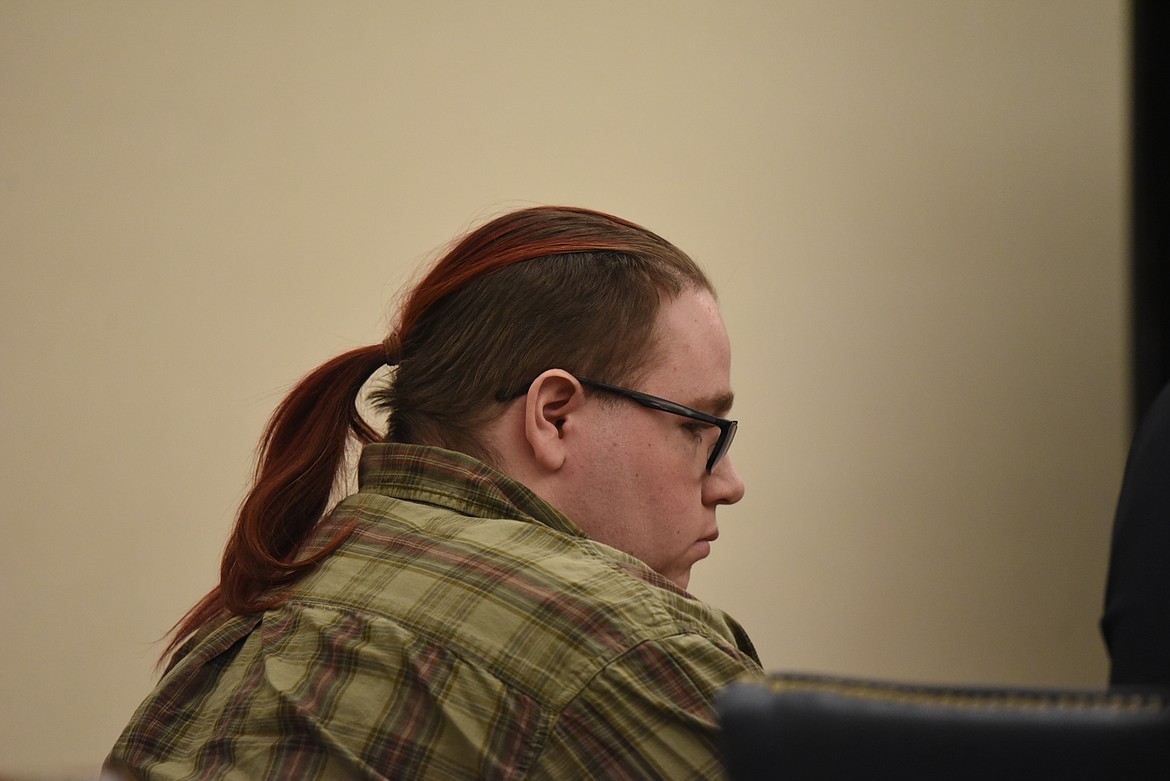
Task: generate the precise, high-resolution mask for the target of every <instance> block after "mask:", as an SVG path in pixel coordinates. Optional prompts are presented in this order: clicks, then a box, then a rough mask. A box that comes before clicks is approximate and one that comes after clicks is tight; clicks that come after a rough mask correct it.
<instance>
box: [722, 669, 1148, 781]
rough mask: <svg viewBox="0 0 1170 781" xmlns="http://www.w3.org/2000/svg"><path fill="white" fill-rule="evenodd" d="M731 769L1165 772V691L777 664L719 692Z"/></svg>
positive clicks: (746, 775) (734, 777) (946, 779)
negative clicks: (980, 683)
mask: <svg viewBox="0 0 1170 781" xmlns="http://www.w3.org/2000/svg"><path fill="white" fill-rule="evenodd" d="M715 705H716V710H717V711H718V713H719V718H720V722H721V726H722V729H723V742H724V743H723V750H724V757H725V761H726V765H727V769H728V772H729V775H730V778H731V781H756V780H757V779H783V780H784V781H805V780H806V779H818V780H820V781H836V780H837V779H850V781H861V780H862V779H885V778H888V779H899V780H900V781H916V779H931V781H967V780H968V779H971V780H972V781H973V780H974V779H980V780H981V781H982V780H983V779H995V780H996V781H1015V779H1020V780H1021V781H1022V780H1023V779H1027V781H1040V780H1041V779H1083V780H1084V781H1090V780H1092V781H1098V780H1100V781H1104V780H1105V779H1108V781H1128V780H1130V779H1132V780H1133V781H1145V779H1151V780H1152V779H1157V780H1158V781H1168V780H1170V692H1167V691H1164V690H1147V691H1136V690H1135V691H1127V692H1077V691H1057V690H997V689H989V688H962V687H949V686H929V685H912V684H901V683H886V682H877V681H865V680H859V679H846V678H832V677H826V676H813V675H794V674H773V675H770V676H768V677H767V678H766V679H763V680H760V681H752V682H742V683H736V684H733V685H732V686H730V687H728V689H727V690H725V691H724V692H722V693H721V694H720V695H719V697H718V698H717V699H716V703H715Z"/></svg>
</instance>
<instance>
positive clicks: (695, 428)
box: [683, 422, 711, 441]
mask: <svg viewBox="0 0 1170 781" xmlns="http://www.w3.org/2000/svg"><path fill="white" fill-rule="evenodd" d="M683 428H685V429H686V430H687V431H689V432H690V434H691V436H693V437H694V438H695V440H696V441H702V439H703V432H704V431H706V430H707V429H709V428H711V427H710V426H709V425H707V424H706V423H697V422H695V423H684V424H683Z"/></svg>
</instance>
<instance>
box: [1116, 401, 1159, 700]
mask: <svg viewBox="0 0 1170 781" xmlns="http://www.w3.org/2000/svg"><path fill="white" fill-rule="evenodd" d="M1100 625H1101V633H1102V635H1103V636H1104V639H1105V646H1106V648H1107V650H1108V652H1109V657H1110V670H1109V684H1110V686H1114V687H1123V686H1163V687H1170V385H1167V386H1166V387H1164V388H1163V389H1162V391H1161V392H1160V393H1159V394H1158V397H1157V398H1156V399H1155V400H1154V403H1153V404H1152V405H1151V406H1150V409H1149V410H1148V411H1147V412H1146V414H1145V416H1144V417H1143V418H1142V423H1141V426H1140V427H1139V428H1138V431H1137V433H1136V434H1135V435H1134V438H1133V443H1132V444H1131V446H1130V451H1129V457H1128V459H1127V460H1126V464H1125V475H1124V477H1123V479H1122V484H1121V495H1120V497H1119V498H1118V501H1117V514H1116V516H1115V518H1114V522H1113V540H1112V546H1111V551H1110V559H1109V575H1108V580H1107V584H1106V589H1105V611H1104V613H1103V615H1102V617H1101V624H1100Z"/></svg>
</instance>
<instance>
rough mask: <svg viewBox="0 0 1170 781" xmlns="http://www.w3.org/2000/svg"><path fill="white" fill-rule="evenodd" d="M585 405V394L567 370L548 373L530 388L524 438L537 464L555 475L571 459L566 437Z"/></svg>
mask: <svg viewBox="0 0 1170 781" xmlns="http://www.w3.org/2000/svg"><path fill="white" fill-rule="evenodd" d="M584 402H585V390H584V388H582V387H581V383H580V382H578V381H577V378H576V377H574V376H573V375H571V374H569V373H568V372H567V371H565V370H564V369H549V370H548V371H545V372H544V373H542V374H541V375H540V376H538V377H537V378H536V379H535V380H533V381H532V384H531V385H530V386H528V396H527V399H526V401H525V404H524V436H525V438H526V439H527V440H528V445H529V447H531V448H532V454H533V456H534V457H535V459H536V461H537V463H538V464H540V466H541V467H543V468H544V469H546V470H548V471H550V472H555V471H557V470H559V469H560V468H561V467H562V466H563V465H564V463H565V459H566V457H567V455H568V445H569V443H568V441H567V437H568V435H569V434H570V433H571V431H572V422H573V420H574V417H573V416H575V415H576V413H577V412H578V411H579V410H580V409H581V407H582V405H583V404H584Z"/></svg>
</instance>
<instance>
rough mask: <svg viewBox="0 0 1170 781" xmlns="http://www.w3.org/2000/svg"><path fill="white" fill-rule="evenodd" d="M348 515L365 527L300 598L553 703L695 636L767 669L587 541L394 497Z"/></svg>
mask: <svg viewBox="0 0 1170 781" xmlns="http://www.w3.org/2000/svg"><path fill="white" fill-rule="evenodd" d="M344 513H345V514H346V515H349V516H351V517H358V518H363V519H364V520H365V522H363V523H360V524H359V526H358V528H357V529H355V532H354V535H353V537H352V539H351V540H350V541H348V542H347V543H346V544H345V545H343V546H342V547H341V548H340V549H338V551H337V552H336V553H335V554H334V555H333V556H331V557H330V558H329V559H327V560H326V562H324V564H323V565H322V567H321V568H320V569H319V570H318V572H316V573H315V574H314V575H313V576H311V577H310V578H308V579H307V580H306V581H304V582H303V584H300V585H299V587H298V588H297V589H296V591H295V593H293V594H292V595H291V597H290V602H292V603H294V604H302V605H306V606H310V605H311V606H314V607H316V608H318V609H321V608H329V609H332V610H341V611H345V612H348V613H359V614H361V615H362V616H364V617H365V619H366V620H368V621H374V622H376V623H378V624H385V625H387V626H392V627H393V629H394V632H396V633H399V634H400V635H401V636H400V637H399V638H398V639H397V640H394V641H393V642H394V643H405V642H411V639H410V638H416V640H417V641H418V642H424V641H426V642H435V643H437V644H440V645H441V646H442V647H443V648H445V649H447V650H448V651H449V652H450V653H453V654H455V655H457V656H459V657H460V658H461V659H462V660H464V661H465V662H467V663H469V664H472V665H474V666H476V667H479V668H481V669H483V670H485V671H487V672H490V673H491V674H492V675H494V676H496V677H499V678H501V679H506V680H507V681H508V683H509V684H510V685H516V686H519V687H521V688H523V689H525V690H527V691H529V692H530V693H531V694H533V695H534V696H536V697H538V698H539V699H541V700H542V701H545V702H546V703H547V704H549V705H550V706H552V707H556V703H557V701H562V702H563V701H564V700H566V699H567V698H570V697H572V696H574V694H575V692H576V691H578V690H580V689H581V688H582V687H584V686H585V685H586V684H587V683H588V682H589V681H590V680H591V679H592V678H593V676H595V675H596V674H597V673H598V672H599V671H600V670H601V669H603V668H604V667H605V666H606V665H607V664H610V663H612V662H614V661H616V660H618V659H621V658H622V657H623V656H624V655H625V654H627V653H628V652H630V651H631V649H634V648H636V647H638V646H639V645H641V644H643V643H646V642H668V643H673V642H676V640H674V638H680V637H694V638H697V639H699V640H701V641H702V642H703V643H705V644H706V645H709V646H710V647H712V648H715V649H718V651H719V652H720V653H722V654H723V655H725V656H726V657H728V658H730V659H735V660H737V663H744V662H742V661H741V660H746V664H749V665H750V664H751V663H752V662H753V661H754V660H753V657H754V650H752V649H751V647H750V641H747V639H746V634H744V633H743V631H742V629H739V628H738V625H737V624H735V622H734V621H732V620H731V619H730V618H728V617H727V616H726V615H725V614H723V613H722V612H721V611H718V610H716V609H714V608H712V607H710V606H708V605H705V604H704V603H702V602H700V601H698V600H696V599H694V598H693V597H691V596H689V595H687V594H686V593H685V592H682V591H681V590H679V589H677V588H675V587H674V586H673V585H672V584H670V583H669V582H667V581H665V580H664V579H662V578H660V577H658V576H656V575H655V574H654V573H653V572H651V571H650V570H649V569H648V568H646V567H645V566H644V565H642V564H641V563H640V562H637V561H636V560H634V559H632V558H630V557H628V556H625V555H624V554H621V553H619V552H617V551H614V550H613V549H610V548H607V547H606V546H603V545H599V544H597V543H593V542H591V541H589V540H587V539H584V538H580V537H575V536H572V535H568V534H565V533H563V532H560V531H558V530H555V529H552V528H549V527H547V526H544V525H542V524H540V523H538V522H534V521H532V520H531V519H528V520H525V519H485V518H474V517H469V516H464V515H461V514H459V513H456V512H453V511H451V510H449V509H445V508H441V507H433V506H427V505H421V504H417V503H413V502H402V501H398V500H394V499H389V498H386V497H381V496H374V497H365V498H362V499H361V500H360V501H355V502H349V503H348V504H347V505H346V507H345V508H344ZM291 606H292V605H291V604H290V607H291ZM402 633H406V634H402ZM388 642H390V641H388Z"/></svg>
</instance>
